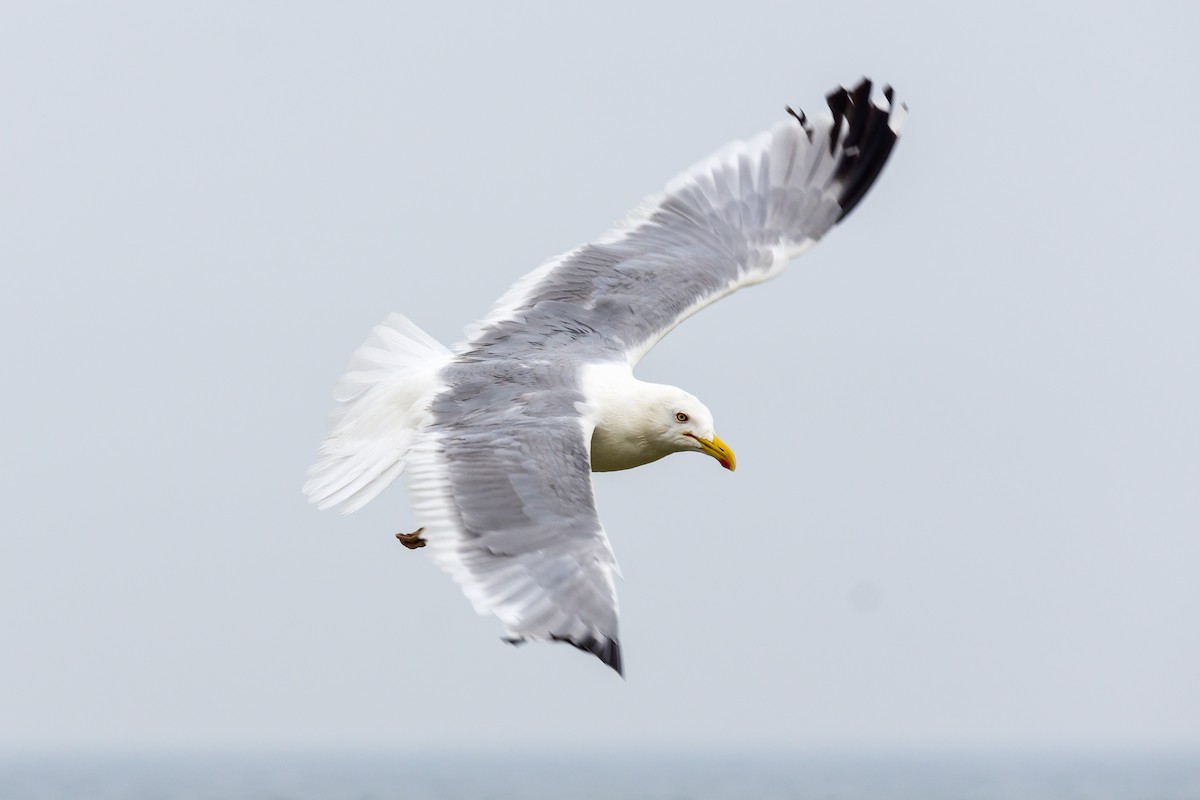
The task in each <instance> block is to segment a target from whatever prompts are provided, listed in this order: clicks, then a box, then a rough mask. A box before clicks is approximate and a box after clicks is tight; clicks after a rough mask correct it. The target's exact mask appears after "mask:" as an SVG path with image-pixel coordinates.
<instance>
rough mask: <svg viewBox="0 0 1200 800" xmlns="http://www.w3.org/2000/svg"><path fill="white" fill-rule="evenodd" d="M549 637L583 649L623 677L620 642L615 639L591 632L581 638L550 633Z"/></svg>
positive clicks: (623, 668)
mask: <svg viewBox="0 0 1200 800" xmlns="http://www.w3.org/2000/svg"><path fill="white" fill-rule="evenodd" d="M550 639H551V640H552V641H555V642H564V643H566V644H569V645H571V646H572V647H576V648H578V649H580V650H583V651H584V652H585V653H591V654H592V655H594V656H595V657H596V658H598V659H600V660H601V661H603V662H604V663H605V664H607V665H608V666H609V667H611V668H612V670H613V671H614V672H616V673H617V674H618V675H620V676H621V677H622V678H624V677H625V666H624V664H623V663H622V661H621V643H620V642H619V641H617V640H616V639H610V638H608V637H607V636H600V637H597V636H595V635H593V634H588V635H587V636H585V637H584V638H582V639H573V638H571V637H570V636H555V635H554V634H551V635H550Z"/></svg>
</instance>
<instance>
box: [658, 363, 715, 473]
mask: <svg viewBox="0 0 1200 800" xmlns="http://www.w3.org/2000/svg"><path fill="white" fill-rule="evenodd" d="M649 386H652V387H653V390H652V391H650V392H647V395H648V396H647V397H646V398H645V400H646V401H647V402H645V406H644V408H643V415H644V416H643V420H642V424H643V426H644V427H643V432H644V435H645V436H646V438H647V439H648V444H651V445H652V446H658V447H659V448H661V449H663V450H665V451H666V452H668V453H681V452H684V451H686V450H694V451H696V452H698V453H705V454H707V455H710V456H712V457H713V458H715V459H716V460H717V461H718V462H719V463H720V464H721V466H722V467H725V469H727V470H730V471H733V470H734V469H736V468H737V459H736V458H735V457H734V455H733V451H732V450H730V449H729V447H728V446H727V445H726V444H725V443H724V442H722V441H721V440H720V439H718V438H717V434H716V432H715V431H713V415H712V412H711V411H709V410H708V406H706V405H704V403H701V402H700V401H699V400H698V399H696V397H694V396H693V395H691V394H688V393H687V392H685V391H684V390H683V389H680V388H678V387H675V386H664V385H661V384H657V385H656V384H649ZM664 454H665V453H664Z"/></svg>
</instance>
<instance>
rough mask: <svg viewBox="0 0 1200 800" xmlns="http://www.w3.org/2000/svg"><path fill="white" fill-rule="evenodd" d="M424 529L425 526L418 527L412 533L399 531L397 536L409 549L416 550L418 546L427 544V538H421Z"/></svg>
mask: <svg viewBox="0 0 1200 800" xmlns="http://www.w3.org/2000/svg"><path fill="white" fill-rule="evenodd" d="M424 531H425V529H424V528H417V529H416V530H415V531H413V532H412V533H397V534H396V538H397V539H399V540H400V544H402V545H404V546H405V547H407V548H408V549H409V550H416V549H417V548H418V547H424V546H425V540H424V539H422V538H421V534H422V533H423V532H424Z"/></svg>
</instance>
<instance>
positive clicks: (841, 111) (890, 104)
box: [793, 77, 908, 222]
mask: <svg viewBox="0 0 1200 800" xmlns="http://www.w3.org/2000/svg"><path fill="white" fill-rule="evenodd" d="M873 89H874V83H873V82H872V81H871V79H870V78H867V77H864V78H863V79H862V80H860V81H859V82H858V83H857V84H855V85H854V87H853V88H850V89H847V88H846V87H845V86H839V87H838V88H836V89H834V90H833V91H832V92H830V93H829V94H827V95H826V96H825V103H826V105H828V106H829V110H830V112H831V113H832V114H833V126H832V127H831V128H830V131H829V154H830V155H831V156H833V157H835V158H836V159H837V166H836V168H835V169H834V173H833V181H834V183H835V184H837V186H838V205H839V206H840V207H841V209H842V213H841V214H840V215H838V219H837V221H838V222H841V221H842V220H844V219H845V218H846V217H847V216H849V215H850V212H851V211H853V210H854V208H855V206H857V205H858V204H859V202H860V201H861V200H862V199H863V197H864V196H866V194H867V191H868V190H869V189H870V188H871V186H872V185H874V183H875V179H876V178H878V177H879V173H880V172H881V171H882V170H883V166H884V164H886V163H887V160H888V156H889V155H891V152H892V148H893V147H894V146H895V144H896V140H897V139H898V138H899V136H900V128H901V124H902V123H903V121H904V114H905V112H906V111H907V110H908V107H907V106H906V105H904V104H903V103H900V104H899V105H897V104H896V101H895V97H896V93H895V90H894V89H893V88H892V87H891V86H889V85H887V84H884V85H883V86H882V88H881V90H880V95H881V96H882V98H883V103H882V104H881V103H878V102H876V101H875V100H873V99H872V95H873ZM793 116H796V115H795V114H793ZM797 118H799V117H797ZM843 130H844V132H843Z"/></svg>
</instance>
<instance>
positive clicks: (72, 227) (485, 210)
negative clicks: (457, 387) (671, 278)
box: [0, 2, 1200, 752]
mask: <svg viewBox="0 0 1200 800" xmlns="http://www.w3.org/2000/svg"><path fill="white" fill-rule="evenodd" d="M1135 5H1137V6H1138V8H1137V10H1134V6H1135ZM503 8H504V10H497V9H490V10H488V9H482V8H467V7H458V8H453V7H450V6H448V5H446V6H439V7H438V8H437V9H436V10H435V9H433V8H432V7H426V8H423V9H421V10H410V9H402V8H401V7H400V5H399V4H378V5H360V4H337V6H336V7H335V6H334V5H333V4H329V5H327V6H325V7H315V6H311V5H300V4H292V3H230V4H217V3H190V4H184V3H171V4H152V3H146V4H105V5H104V6H103V7H102V6H100V5H96V4H86V3H76V4H51V3H32V2H31V3H6V4H4V6H3V7H2V9H0V97H3V98H4V99H3V102H2V103H0V220H2V223H0V225H2V229H0V263H3V265H4V276H5V277H4V291H2V292H0V326H2V331H0V333H2V334H3V335H2V336H0V342H2V343H3V344H0V347H2V348H3V353H2V355H3V363H4V364H5V368H6V372H7V375H8V378H7V380H6V382H5V387H4V391H3V392H2V394H0V412H2V415H3V418H4V419H5V420H6V421H7V425H6V435H5V438H6V443H5V458H4V459H3V460H2V461H0V470H2V471H3V473H2V475H0V485H3V486H4V499H5V502H4V511H3V520H4V527H5V529H6V530H7V532H8V533H7V535H6V536H5V542H6V547H5V552H4V556H3V558H0V642H3V643H4V651H5V655H4V657H3V658H2V659H0V718H3V719H4V720H5V722H4V724H3V725H0V751H3V750H7V751H10V752H11V751H13V750H21V749H42V750H44V749H50V750H54V749H62V748H80V747H83V748H94V747H105V748H118V749H120V748H188V747H288V746H318V747H322V746H337V747H339V748H357V747H370V748H390V747H394V746H397V745H399V744H414V745H419V746H421V747H445V746H450V745H453V744H458V745H462V746H468V747H480V748H506V747H526V746H540V745H556V746H604V747H630V746H660V747H675V748H678V747H687V746H691V745H703V746H715V745H721V746H739V747H740V746H744V747H758V746H771V747H776V748H778V747H797V748H893V747H907V748H911V747H916V748H943V747H965V748H991V747H1002V748H1021V749H1029V748H1034V749H1036V748H1160V747H1165V748H1187V749H1196V748H1200V681H1198V680H1197V679H1196V676H1197V675H1200V624H1198V623H1197V613H1198V611H1200V579H1198V577H1197V573H1198V571H1200V535H1198V534H1200V491H1198V489H1200V455H1198V454H1200V415H1198V414H1197V409H1200V376H1198V372H1197V364H1200V322H1198V317H1200V269H1198V268H1200V244H1198V242H1200V239H1198V238H1197V236H1196V230H1195V228H1196V220H1195V216H1196V210H1197V201H1196V190H1197V179H1198V178H1200V155H1198V154H1200V150H1198V148H1197V146H1196V143H1195V138H1196V135H1197V131H1200V104H1198V102H1197V98H1198V97H1200V56H1198V55H1197V50H1196V45H1195V41H1194V35H1195V32H1196V31H1197V30H1198V29H1200V10H1198V8H1200V7H1198V6H1197V5H1196V4H1195V3H1184V2H1179V3H1157V4H1156V3H1141V4H1133V3H1122V4H1113V5H1106V4H1097V3H1082V2H1081V3H1074V4H1068V3H1058V4H1050V5H1046V4H1043V3H1040V2H1039V3H1019V2H1018V3H1007V4H1003V5H996V4H989V6H988V10H987V11H986V12H979V11H974V10H971V8H970V7H969V6H968V5H967V4H951V3H946V4H914V3H910V2H895V3H881V4H878V5H877V6H876V7H871V6H870V5H869V4H868V5H864V4H862V3H819V4H813V3H778V4H768V3H750V2H739V3H729V2H727V3H722V4H713V3H687V4H674V5H666V4H664V5H661V6H656V7H654V8H647V7H644V6H642V5H640V4H628V5H621V4H615V3H604V4H591V8H590V9H584V8H583V7H582V4H581V7H579V8H567V7H566V6H565V4H555V5H553V6H552V5H549V4H547V5H544V6H524V7H522V8H523V10H519V11H515V10H512V9H513V8H514V6H512V5H511V4H504V6H503ZM864 73H865V74H868V75H870V76H872V77H874V78H876V79H878V80H880V81H886V82H891V83H892V84H894V85H895V86H896V87H897V88H898V91H899V92H900V94H901V95H902V97H903V98H904V99H905V100H907V101H908V103H909V106H910V109H911V115H910V117H909V124H908V127H907V129H906V131H905V136H904V138H903V139H902V140H901V142H900V144H899V146H898V147H897V149H896V151H895V153H894V156H893V159H892V162H891V164H890V165H889V166H888V168H887V169H886V170H885V172H884V174H883V176H882V178H881V180H880V182H879V184H878V185H877V186H876V188H875V189H874V190H873V191H872V193H871V194H870V195H869V196H868V197H867V199H866V200H865V201H864V202H863V204H862V205H861V206H860V207H859V208H858V209H857V210H856V212H855V213H854V215H853V216H852V217H851V218H850V219H849V220H848V222H847V223H846V224H845V225H844V226H842V227H839V228H838V229H836V230H835V231H834V232H833V233H832V234H831V235H830V236H829V237H828V239H827V240H826V241H825V242H823V243H822V244H821V245H820V246H819V247H818V248H816V250H814V251H812V252H811V253H810V254H809V255H807V256H805V257H804V258H802V259H801V260H800V261H798V262H796V264H794V265H793V267H792V269H791V270H789V271H788V272H787V273H786V274H785V275H784V276H783V277H781V278H780V279H778V280H777V281H775V282H773V283H770V284H767V286H766V288H754V289H750V290H747V291H744V292H741V293H738V294H736V295H734V296H733V297H731V298H729V299H727V300H724V301H722V302H720V303H718V304H717V305H715V306H714V307H712V308H710V309H708V310H706V311H705V312H704V313H702V314H700V315H698V316H697V317H695V318H694V319H693V320H691V321H689V322H688V323H686V324H685V325H684V326H682V327H681V328H680V329H679V330H677V331H675V332H674V333H673V334H672V335H671V336H669V337H668V338H667V339H666V340H664V342H663V343H662V344H660V345H659V346H658V348H657V349H656V350H655V351H654V352H652V353H651V354H650V356H649V357H648V358H647V359H646V360H645V361H644V362H643V363H642V365H641V367H640V369H639V375H640V376H641V377H642V378H644V379H647V380H654V381H659V382H666V383H674V384H677V385H680V386H683V387H684V388H686V389H688V390H689V391H691V392H693V393H695V394H697V395H698V396H699V397H700V398H701V399H703V400H704V401H705V402H706V403H707V404H708V405H709V406H710V407H711V408H712V409H713V411H714V413H715V414H716V419H717V429H718V431H719V432H720V433H721V436H722V438H723V439H725V440H726V441H727V442H729V443H730V445H731V446H733V448H734V449H735V450H736V451H737V454H738V463H739V469H738V471H737V473H736V474H729V473H727V472H725V471H724V470H722V469H720V468H719V467H718V466H717V465H716V464H714V463H713V462H712V461H711V459H703V458H699V457H692V456H687V455H682V456H675V457H672V458H668V459H666V460H664V461H662V462H659V463H656V464H653V465H650V466H647V467H643V468H640V469H637V470H634V471H631V472H626V473H620V474H607V475H600V476H598V478H597V481H596V491H597V494H598V496H599V506H600V510H601V515H602V518H603V519H604V522H605V525H606V527H607V529H608V531H609V534H610V536H611V538H612V540H613V544H614V547H615V549H616V552H617V556H618V558H619V559H620V561H621V565H622V568H623V571H624V575H625V580H624V582H623V583H622V584H621V585H620V586H619V591H620V597H621V605H622V634H623V636H622V638H623V644H624V649H625V655H626V664H627V674H628V680H627V681H622V680H620V679H618V678H617V677H616V676H615V675H614V674H613V673H611V672H610V671H609V670H608V669H606V668H605V667H604V666H603V665H601V664H600V663H599V662H598V661H596V660H595V659H593V658H590V657H587V656H585V655H583V654H580V653H578V652H575V651H574V650H572V649H570V648H567V647H564V646H547V645H537V646H526V647H522V648H519V649H513V648H509V647H506V646H504V645H502V644H500V643H499V641H498V637H499V635H500V628H499V626H498V624H497V623H496V622H495V621H494V620H492V619H489V618H480V617H476V616H475V614H474V613H473V612H472V611H471V609H470V607H469V605H468V603H467V602H466V600H465V599H464V598H463V597H462V596H461V595H460V593H459V591H458V589H457V588H456V587H455V586H454V585H453V584H452V583H451V581H450V580H449V579H448V578H447V577H446V576H444V575H443V574H441V573H440V572H439V571H438V570H437V569H435V568H434V567H433V565H432V564H430V563H429V562H428V561H427V560H426V559H425V558H424V557H422V556H421V555H419V554H413V553H410V552H408V551H406V550H404V549H403V548H401V547H400V546H399V545H398V544H397V543H396V542H395V540H394V539H393V538H392V533H393V532H395V531H398V530H407V529H410V528H411V527H412V516H411V513H410V511H409V509H408V504H407V500H406V498H405V497H404V493H403V490H402V489H401V488H400V487H399V486H397V487H395V488H393V489H391V490H389V491H388V492H386V493H385V494H384V495H383V496H382V497H381V498H380V499H378V500H376V501H375V502H374V503H373V504H372V505H371V506H369V507H368V508H367V509H365V510H364V511H362V512H360V513H359V514H357V515H355V516H353V517H349V518H343V517H340V516H338V515H336V514H335V513H332V512H324V513H319V512H317V511H315V510H314V509H313V508H311V507H309V506H308V505H307V504H306V502H305V500H304V498H303V496H302V495H301V493H300V485H301V483H302V479H303V473H304V469H305V468H306V466H307V465H308V463H309V461H310V458H311V456H312V453H313V451H314V449H315V447H316V445H317V443H318V441H319V440H320V437H321V435H322V432H323V428H324V418H325V415H326V414H327V412H328V411H329V409H330V406H331V401H330V399H329V398H330V389H331V387H332V385H333V383H334V381H335V379H336V378H337V376H338V375H339V373H340V370H341V368H342V366H343V365H344V363H345V361H346V359H347V358H348V356H349V354H350V352H351V350H352V349H353V348H354V347H355V346H356V345H357V344H358V343H359V342H360V341H361V340H362V339H363V338H364V337H365V336H366V334H367V332H368V330H369V329H370V328H371V326H372V325H374V324H375V323H376V322H378V321H379V320H381V319H382V318H383V317H384V316H385V315H386V314H387V313H388V312H389V311H393V310H396V311H401V312H403V313H405V314H407V315H409V316H411V317H412V318H413V319H414V320H415V321H416V322H417V323H418V324H420V325H421V326H423V327H424V328H425V329H426V330H428V331H429V332H430V333H432V334H433V335H435V336H436V337H438V338H439V339H441V340H442V341H444V342H447V343H451V342H453V341H455V340H457V339H458V337H459V335H460V333H461V330H462V327H463V326H464V325H465V324H466V323H467V322H469V321H470V320H471V319H472V318H475V317H477V316H478V315H480V314H482V313H483V312H484V311H485V310H486V309H487V307H488V306H489V305H490V303H491V302H492V301H493V300H494V299H495V298H496V297H497V296H499V295H500V294H501V293H502V292H503V290H504V289H505V288H506V287H507V286H508V285H509V284H510V283H511V282H512V281H513V280H515V279H516V278H517V277H518V276H520V275H521V274H522V273H524V272H526V271H527V270H529V269H531V268H533V267H534V266H536V265H537V264H539V263H540V262H541V261H542V260H543V259H544V258H546V257H547V256H550V255H553V254H555V253H558V252H561V251H563V250H566V249H569V248H571V247H573V246H574V245H576V244H578V243H580V242H582V241H585V240H587V239H588V238H590V237H592V236H594V235H596V234H598V233H600V232H601V231H603V230H604V229H606V228H607V227H608V225H609V224H610V223H611V222H612V221H613V220H615V219H617V218H619V217H620V216H622V215H623V214H624V212H625V210H626V209H627V208H628V207H630V206H631V205H633V204H634V203H635V202H636V201H637V200H639V199H640V198H641V197H642V196H643V195H645V194H647V193H649V192H652V191H656V190H657V189H659V188H660V187H661V186H662V185H663V184H664V183H665V182H666V181H667V179H669V178H670V177H671V176H672V175H673V174H674V173H675V172H677V171H679V170H681V169H683V168H685V167H687V166H688V165H689V164H691V163H692V162H694V161H696V160H697V159H699V158H701V157H703V156H705V155H707V154H708V153H709V152H711V151H713V150H715V149H717V148H718V147H719V146H721V145H722V144H724V143H725V142H727V141H729V140H730V139H733V138H736V137H739V136H747V135H751V134H753V133H755V132H757V131H759V130H761V129H763V128H765V127H766V126H768V125H770V124H771V123H773V122H774V121H776V120H777V119H779V118H780V116H781V114H782V113H783V106H784V104H785V103H791V104H794V105H799V106H803V107H806V108H809V109H811V110H817V109H818V108H820V106H821V98H822V96H823V94H824V92H825V91H826V90H828V89H829V88H831V87H832V86H834V85H835V84H837V83H839V82H844V83H849V82H852V81H855V80H857V79H858V77H859V76H861V75H862V74H864Z"/></svg>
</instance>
